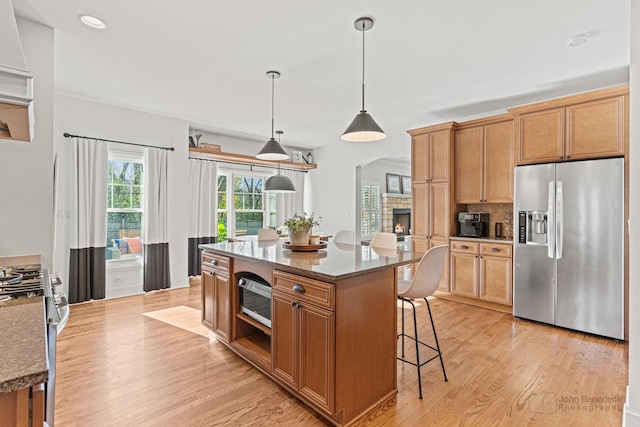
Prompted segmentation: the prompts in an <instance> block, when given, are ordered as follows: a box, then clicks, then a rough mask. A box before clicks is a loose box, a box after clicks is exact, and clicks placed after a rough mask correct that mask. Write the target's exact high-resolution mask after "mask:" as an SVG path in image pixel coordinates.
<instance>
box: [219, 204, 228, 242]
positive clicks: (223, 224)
mask: <svg viewBox="0 0 640 427" xmlns="http://www.w3.org/2000/svg"><path fill="white" fill-rule="evenodd" d="M228 225H229V224H228V223H227V213H226V212H220V211H218V241H221V240H223V239H225V238H226V237H227V227H228Z"/></svg>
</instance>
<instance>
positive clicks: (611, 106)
mask: <svg viewBox="0 0 640 427" xmlns="http://www.w3.org/2000/svg"><path fill="white" fill-rule="evenodd" d="M628 93H629V87H628V86H627V85H625V86H619V87H615V88H609V89H603V90H599V91H594V92H589V93H586V94H581V95H575V96H570V97H566V98H561V99H557V100H551V101H546V102H542V103H538V104H532V105H527V106H524V107H518V108H514V109H511V110H509V112H510V113H511V114H512V115H513V116H514V118H515V123H516V132H515V133H516V147H517V150H516V153H517V154H516V155H517V159H516V163H517V164H519V165H524V164H533V163H550V162H558V161H565V160H580V159H596V158H604V157H615V156H622V155H624V153H625V147H626V141H627V140H628V130H627V129H628V115H629V112H628V111H629V95H628Z"/></svg>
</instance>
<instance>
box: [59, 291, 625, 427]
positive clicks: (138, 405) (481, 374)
mask: <svg viewBox="0 0 640 427" xmlns="http://www.w3.org/2000/svg"><path fill="white" fill-rule="evenodd" d="M432 301H433V302H432V303H431V308H432V310H433V313H434V318H435V323H436V328H437V332H438V337H439V339H440V345H441V348H442V350H443V353H444V363H445V367H446V369H447V375H448V377H449V381H448V382H444V381H443V379H442V371H441V369H440V365H439V363H438V362H437V361H434V362H431V363H429V364H428V365H426V366H425V368H424V369H423V374H422V378H423V393H424V399H423V400H419V399H418V391H417V378H416V371H415V368H414V367H412V366H410V365H406V364H402V363H401V362H398V395H397V399H396V401H395V402H393V403H392V404H390V405H388V406H387V407H385V408H383V409H382V410H380V411H378V412H377V413H375V414H372V415H371V416H370V417H368V418H367V419H364V420H362V422H361V423H360V424H361V425H386V426H414V425H443V426H452V425H466V426H485V425H496V426H498V425H500V426H522V425H536V426H558V425H563V426H565V425H567V426H569V425H575V426H615V425H620V423H621V420H622V406H623V404H624V400H625V388H626V385H627V369H628V362H627V361H628V347H627V345H626V344H625V343H621V342H616V341H614V340H609V339H604V338H599V337H594V336H590V335H586V334H582V333H578V332H572V331H567V330H563V329H559V328H554V327H550V326H545V325H540V324H536V323H532V322H528V321H524V320H517V319H514V318H513V317H512V316H511V315H507V314H503V313H499V312H495V311H491V310H487V309H482V308H477V307H472V306H467V305H463V304H460V303H456V302H451V301H444V300H440V299H433V300H432ZM177 305H186V306H190V307H193V308H199V305H200V288H199V286H192V287H191V288H186V289H177V290H168V291H159V292H153V293H149V294H146V295H141V296H134V297H127V298H120V299H114V300H108V301H98V302H90V303H84V304H79V305H73V306H72V307H71V316H70V320H69V323H68V324H67V327H66V329H65V330H64V331H63V332H62V333H61V334H60V336H59V341H58V366H57V368H58V371H57V389H56V419H55V421H56V425H57V426H63V427H65V426H83V427H84V426H92V427H99V426H119V427H121V426H136V427H138V426H181V427H190V426H215V425H233V426H250V425H260V426H264V425H278V426H283V425H299V426H313V425H318V426H320V425H325V424H327V423H326V422H325V421H324V420H323V419H322V418H321V417H319V416H318V415H316V414H315V412H314V411H312V410H311V409H309V408H308V407H306V406H305V405H303V404H301V403H300V402H299V401H298V400H297V399H295V398H293V397H292V396H291V395H290V394H289V393H288V392H286V391H285V390H284V389H283V388H281V387H279V386H278V385H276V384H275V383H273V382H272V381H271V380H269V379H267V378H266V377H265V376H264V375H263V374H261V373H260V372H259V371H257V370H256V369H254V368H253V367H251V366H250V365H249V364H248V363H246V362H244V361H243V360H242V359H240V358H239V357H238V356H236V355H235V354H233V353H232V352H231V351H229V350H228V349H227V348H225V347H224V346H223V345H221V344H220V343H217V342H216V341H211V342H210V341H209V339H208V338H206V337H202V336H199V335H196V334H194V333H191V332H188V331H186V330H184V329H180V328H177V327H175V326H171V325H169V324H166V323H163V322H161V321H158V320H156V319H152V318H149V317H146V316H143V315H142V313H144V312H148V311H153V310H159V309H163V308H167V307H172V306H177ZM418 308H419V316H420V323H421V324H422V325H423V326H422V327H421V331H420V338H421V339H423V340H424V341H427V342H430V340H431V339H432V338H431V335H430V325H429V323H428V317H427V316H426V308H425V307H424V303H423V305H422V306H420V307H418ZM403 313H404V314H405V316H406V321H407V322H409V323H407V325H412V323H410V322H412V320H411V312H410V310H409V309H406V310H403ZM408 350H410V348H409V349H408ZM426 354H427V353H426V352H425V355H426ZM357 368H358V367H357V366H354V367H353V369H357ZM585 399H591V402H589V401H585ZM593 399H598V400H599V401H598V402H595V403H594V401H593Z"/></svg>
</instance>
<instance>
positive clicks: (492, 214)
mask: <svg viewBox="0 0 640 427" xmlns="http://www.w3.org/2000/svg"><path fill="white" fill-rule="evenodd" d="M467 210H468V211H469V212H487V213H488V214H489V236H490V237H495V235H496V233H495V230H496V227H495V226H496V222H501V223H502V237H509V238H510V237H512V236H513V205H512V204H511V203H495V204H477V205H474V204H469V205H467ZM509 215H510V216H511V227H508V226H507V224H506V222H508V221H509V219H508V216H509ZM505 219H506V220H505Z"/></svg>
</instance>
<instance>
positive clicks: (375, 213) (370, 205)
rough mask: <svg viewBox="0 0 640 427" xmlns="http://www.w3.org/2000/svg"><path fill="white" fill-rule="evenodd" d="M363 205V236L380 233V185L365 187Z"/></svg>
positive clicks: (366, 185) (361, 227)
mask: <svg viewBox="0 0 640 427" xmlns="http://www.w3.org/2000/svg"><path fill="white" fill-rule="evenodd" d="M361 203H362V205H361V208H362V217H361V221H360V223H361V226H360V231H361V234H362V236H372V235H374V234H375V233H376V232H378V231H380V186H379V185H378V184H365V185H363V186H362V201H361Z"/></svg>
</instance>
